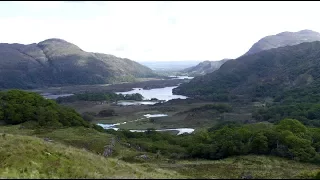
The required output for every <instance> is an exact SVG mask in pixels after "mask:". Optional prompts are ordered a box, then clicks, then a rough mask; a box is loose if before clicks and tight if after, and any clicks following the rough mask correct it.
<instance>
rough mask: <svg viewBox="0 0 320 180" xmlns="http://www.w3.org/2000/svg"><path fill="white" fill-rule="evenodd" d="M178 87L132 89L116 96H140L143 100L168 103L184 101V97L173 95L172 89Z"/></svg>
mask: <svg viewBox="0 0 320 180" xmlns="http://www.w3.org/2000/svg"><path fill="white" fill-rule="evenodd" d="M176 87H178V86H171V87H164V88H155V89H142V88H133V90H131V91H127V92H117V94H134V93H139V94H141V95H142V96H143V97H144V99H151V98H157V99H159V100H164V101H169V100H171V99H186V98H187V97H186V96H181V95H173V94H172V89H174V88H176Z"/></svg>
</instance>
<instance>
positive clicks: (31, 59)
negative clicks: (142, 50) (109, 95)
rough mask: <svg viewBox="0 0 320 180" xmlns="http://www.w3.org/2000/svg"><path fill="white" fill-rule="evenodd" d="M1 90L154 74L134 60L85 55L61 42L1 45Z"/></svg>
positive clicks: (85, 53) (109, 80)
mask: <svg viewBox="0 0 320 180" xmlns="http://www.w3.org/2000/svg"><path fill="white" fill-rule="evenodd" d="M0 57H1V58H0V77H1V78H0V88H23V89H27V88H36V87H44V86H53V85H75V84H104V83H112V82H115V81H130V80H133V79H134V78H135V77H152V76H154V73H153V71H152V70H151V69H150V68H147V67H145V66H143V65H141V64H139V63H137V62H135V61H131V60H129V59H125V58H118V57H116V56H113V55H108V54H101V53H91V52H85V51H83V50H82V49H80V48H79V47H78V46H76V45H74V44H71V43H69V42H67V41H65V40H62V39H47V40H45V41H42V42H40V43H38V44H35V43H34V44H29V45H23V44H6V43H2V44H0Z"/></svg>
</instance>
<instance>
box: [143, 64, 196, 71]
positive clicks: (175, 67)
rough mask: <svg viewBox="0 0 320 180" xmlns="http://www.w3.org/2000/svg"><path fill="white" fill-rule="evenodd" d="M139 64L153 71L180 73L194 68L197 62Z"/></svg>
mask: <svg viewBox="0 0 320 180" xmlns="http://www.w3.org/2000/svg"><path fill="white" fill-rule="evenodd" d="M140 63H141V64H143V65H145V66H147V67H149V68H151V69H152V70H154V71H158V72H159V71H180V70H182V69H185V68H187V67H191V66H195V65H197V64H198V63H199V61H145V62H140Z"/></svg>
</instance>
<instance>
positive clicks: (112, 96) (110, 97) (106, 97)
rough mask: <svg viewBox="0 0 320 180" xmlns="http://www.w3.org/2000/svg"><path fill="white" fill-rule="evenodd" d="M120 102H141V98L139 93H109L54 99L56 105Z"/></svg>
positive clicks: (82, 94)
mask: <svg viewBox="0 0 320 180" xmlns="http://www.w3.org/2000/svg"><path fill="white" fill-rule="evenodd" d="M120 100H135V101H142V100H143V96H142V95H141V94H139V93H134V94H125V95H123V94H116V93H109V92H103V93H101V92H97V93H90V92H86V93H81V94H75V95H72V96H66V97H59V98H57V99H56V101H57V102H58V103H65V102H75V101H107V102H115V101H120Z"/></svg>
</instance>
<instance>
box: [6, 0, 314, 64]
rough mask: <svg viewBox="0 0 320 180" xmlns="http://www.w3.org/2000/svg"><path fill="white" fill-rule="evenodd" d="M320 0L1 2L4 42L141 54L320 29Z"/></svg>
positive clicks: (197, 54) (184, 55) (163, 55)
mask: <svg viewBox="0 0 320 180" xmlns="http://www.w3.org/2000/svg"><path fill="white" fill-rule="evenodd" d="M319 8H320V2H313V1H311V2H302V1H301V2H294V1H292V2H277V1H273V2H272V1H269V2H267V1H264V2H263V1H261V2H231V1H229V2H217V1H211V2H210V1H202V2H200V1H194V2H189V1H185V2H180V1H175V2H174V1H173V2H160V1H158V2H156V1H153V2H152V1H149V2H139V1H132V2H130V1H128V2H125V1H123V2H110V1H109V2H89V1H88V2H81V1H78V2H66V1H64V2H63V1H57V2H54V1H48V2H45V1H43V2H27V1H24V2H14V1H12V2H0V24H1V28H0V32H1V33H0V42H1V43H22V44H30V43H38V42H40V41H43V40H45V39H49V38H61V39H64V40H66V41H68V42H71V43H73V44H76V45H77V46H79V47H80V48H81V49H83V50H85V51H89V52H100V53H106V54H113V55H115V56H119V57H125V58H129V59H132V60H135V61H181V60H199V61H202V60H220V59H223V58H237V57H239V56H241V55H242V54H244V53H245V52H246V51H247V50H248V49H249V48H250V47H251V46H252V45H253V43H255V42H257V41H258V40H259V39H260V38H262V37H264V36H267V35H273V34H277V33H280V32H283V31H299V30H303V29H310V30H314V31H318V32H320V23H319V17H320V11H319Z"/></svg>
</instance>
